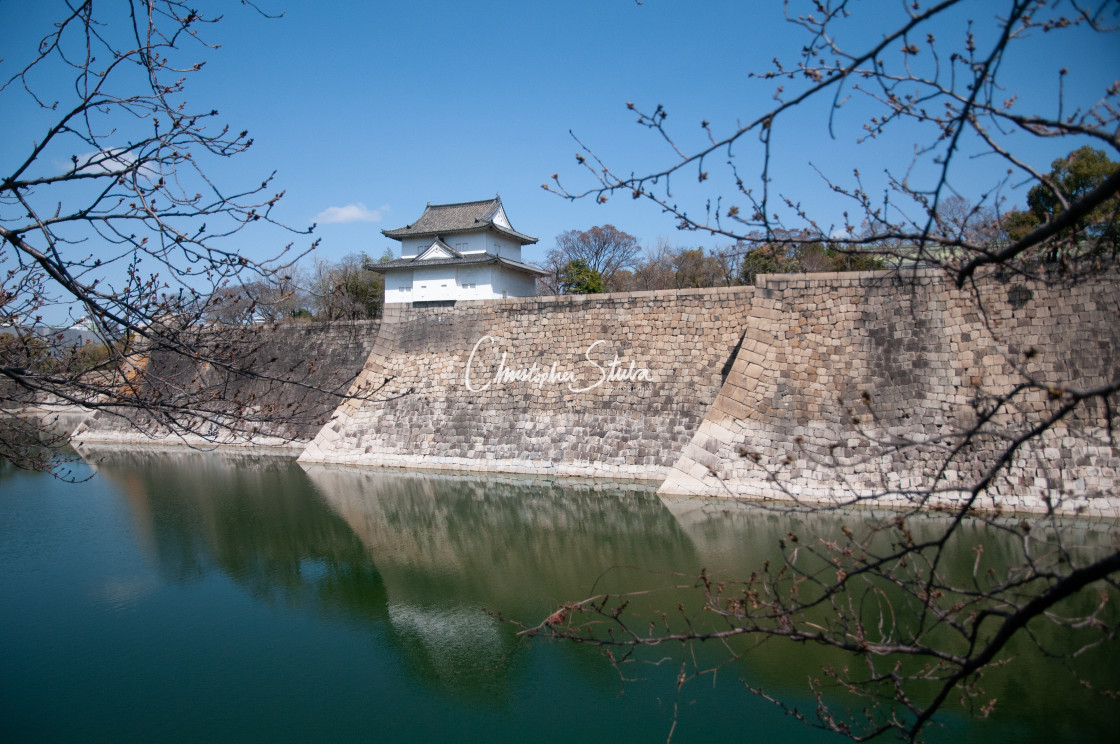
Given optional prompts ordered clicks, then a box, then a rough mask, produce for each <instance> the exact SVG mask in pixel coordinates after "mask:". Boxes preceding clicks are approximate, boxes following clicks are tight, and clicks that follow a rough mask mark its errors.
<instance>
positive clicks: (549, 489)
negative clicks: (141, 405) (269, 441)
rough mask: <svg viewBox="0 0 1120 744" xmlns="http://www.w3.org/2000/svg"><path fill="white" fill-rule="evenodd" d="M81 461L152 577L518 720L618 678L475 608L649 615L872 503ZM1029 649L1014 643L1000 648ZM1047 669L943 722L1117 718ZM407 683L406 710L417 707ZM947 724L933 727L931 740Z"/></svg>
mask: <svg viewBox="0 0 1120 744" xmlns="http://www.w3.org/2000/svg"><path fill="white" fill-rule="evenodd" d="M87 457H88V460H89V462H90V463H91V465H92V466H93V467H95V468H96V469H97V470H98V471H99V472H100V473H101V474H102V475H104V476H105V477H106V478H108V479H110V480H111V481H112V482H113V483H115V484H117V487H118V489H119V492H120V493H121V494H122V495H123V498H124V499H125V500H126V501H127V504H128V507H129V514H130V518H131V519H132V522H133V525H134V529H135V532H136V534H137V535H139V536H140V542H141V544H142V545H143V546H144V550H145V552H146V554H147V555H148V556H149V558H150V560H151V562H152V563H153V565H155V566H156V567H157V568H158V573H159V575H160V576H161V577H162V578H163V579H164V580H165V581H168V582H171V583H175V584H186V585H190V584H192V583H198V582H201V581H203V580H204V579H205V578H206V577H207V575H209V574H212V573H214V572H220V573H221V574H223V575H225V576H228V577H230V579H231V580H232V581H234V582H235V583H236V584H237V585H238V586H240V587H241V588H242V589H243V590H244V591H246V592H247V593H248V594H249V595H251V596H252V597H254V598H256V599H257V600H259V601H261V602H264V603H267V604H269V605H272V606H277V607H283V608H298V609H300V610H308V611H311V612H312V613H313V614H314V615H316V616H318V617H321V618H324V619H327V620H330V621H338V622H342V623H345V624H349V625H352V626H354V627H357V628H359V629H362V630H372V631H373V633H372V635H371V642H372V643H373V644H375V645H377V644H385V646H386V647H387V648H388V649H389V650H391V652H392V655H393V658H394V659H395V663H399V664H400V665H401V667H402V668H403V669H404V671H405V674H406V675H407V677H408V678H409V679H411V680H414V681H416V682H419V683H420V685H421V686H422V687H423V688H424V689H426V690H430V691H432V692H434V693H435V694H436V695H438V696H440V697H441V698H442V699H444V700H448V701H452V703H453V704H454V705H455V706H460V705H465V706H468V707H470V709H471V710H490V711H497V712H498V714H500V715H501V716H513V715H514V713H513V712H514V711H517V710H519V709H520V707H521V706H523V705H524V702H523V698H524V699H534V696H537V698H536V699H548V697H549V695H550V694H551V693H552V689H551V688H553V687H562V686H564V685H569V686H570V685H575V686H576V687H577V688H580V692H579V693H571V694H572V695H575V694H592V695H595V696H597V698H601V699H602V700H613V699H614V695H615V693H616V692H617V691H618V683H617V677H616V676H615V674H614V672H613V671H612V670H611V669H610V667H609V666H608V665H607V664H606V663H605V662H603V661H602V660H600V659H598V658H596V656H595V654H594V652H590V653H588V649H584V648H577V647H572V646H560V647H543V648H542V647H541V646H540V645H539V644H538V645H537V647H535V648H534V649H533V650H532V651H529V652H528V653H523V652H522V649H523V647H522V646H521V645H520V644H519V642H518V639H517V637H516V635H515V629H514V628H513V627H512V626H510V625H508V624H504V623H499V622H497V621H496V620H495V619H494V618H493V617H491V616H489V615H487V614H486V613H485V612H483V611H482V610H481V608H483V607H485V608H488V609H490V610H493V611H498V612H502V613H504V614H506V615H508V616H512V617H516V618H520V619H526V620H539V619H540V618H542V617H544V616H545V615H546V614H548V613H549V612H551V611H552V610H554V609H555V608H556V606H557V604H558V603H560V602H563V601H567V600H573V599H579V598H582V597H585V596H588V595H590V594H592V593H597V592H612V593H617V592H623V591H625V592H634V591H636V590H640V589H650V590H654V589H658V590H660V591H652V592H651V593H649V594H643V595H640V596H637V597H635V600H634V602H633V603H632V604H631V606H630V608H629V609H628V610H627V612H628V613H630V617H632V618H634V619H635V621H642V622H644V620H645V619H648V618H649V617H651V616H655V615H656V613H657V611H659V610H661V609H664V608H665V607H672V606H675V605H676V602H677V601H678V598H679V597H682V598H683V599H682V601H685V602H695V601H696V594H695V593H689V592H685V593H684V594H681V595H678V594H677V593H675V592H670V591H665V590H664V587H666V586H670V585H673V584H680V583H685V584H689V583H691V582H692V578H693V577H695V575H696V574H697V573H698V572H699V570H700V569H701V568H707V569H708V570H709V571H711V572H713V573H716V574H719V575H725V576H735V575H740V576H741V575H743V574H744V572H747V571H749V570H751V569H752V568H755V567H757V566H758V565H759V564H760V563H761V562H762V561H764V560H766V559H771V560H773V559H774V558H776V557H777V556H778V550H777V543H778V539H779V538H780V537H782V536H784V535H785V534H786V532H788V531H789V530H790V529H797V530H800V531H803V534H810V533H812V532H816V531H820V532H821V533H822V534H823V533H826V532H829V531H832V532H834V531H835V529H836V525H835V521H836V520H837V519H840V520H852V519H865V518H867V515H866V514H865V513H863V514H861V513H849V514H831V515H815V516H812V517H810V518H808V519H807V520H803V522H802V523H800V524H798V523H795V522H794V521H793V519H792V518H791V517H790V516H789V515H786V514H781V513H773V512H760V511H759V510H758V509H755V508H751V507H743V506H740V505H736V504H731V503H722V502H719V503H717V502H705V501H697V500H672V499H668V500H662V499H659V498H657V497H656V495H655V494H653V493H652V492H651V491H650V490H649V489H647V488H643V487H637V486H633V487H622V486H620V485H619V484H592V483H574V482H551V481H536V482H528V481H525V480H523V479H496V478H472V477H464V476H442V475H422V474H414V473H409V474H402V473H394V472H389V471H363V470H357V469H350V468H341V467H330V466H311V467H309V468H307V470H306V472H305V471H304V470H302V469H300V468H299V467H298V466H297V465H295V464H294V463H293V462H292V461H291V460H289V459H286V458H279V457H259V456H230V455H223V456H221V457H219V456H217V455H214V454H209V455H206V454H200V453H195V452H185V453H184V452H179V453H173V452H168V453H157V454H137V453H126V452H122V451H111V450H95V451H92V452H89V453H87ZM938 527H939V523H938V520H937V519H936V518H930V519H926V520H916V522H915V524H914V525H913V529H915V530H916V531H917V532H918V533H919V536H920V535H921V534H925V533H930V534H932V532H933V531H935V530H937V529H938ZM1116 533H1117V530H1116V529H1114V528H1105V529H1100V528H1094V526H1093V525H1092V524H1090V523H1084V525H1083V526H1082V527H1079V529H1078V530H1076V531H1075V533H1074V534H1075V536H1076V539H1077V540H1079V541H1080V542H1082V543H1083V544H1084V546H1085V549H1086V550H1093V549H1096V548H1099V547H1100V546H1101V545H1112V544H1113V543H1114V542H1115V541H1116V539H1117V536H1116ZM981 539H982V540H984V541H985V545H986V551H985V560H992V561H997V562H998V561H1009V560H1014V559H1015V558H1016V550H1017V548H1016V545H1015V544H1014V542H1013V541H1009V540H1005V539H1001V538H1000V537H999V536H998V535H992V534H988V533H985V532H983V530H982V528H981V527H979V526H975V527H969V529H968V530H965V534H964V535H963V536H962V545H961V548H962V549H960V550H958V551H957V553H955V554H954V557H953V563H954V565H952V566H950V568H949V570H960V571H965V572H967V571H970V570H971V567H972V561H973V559H974V555H973V553H972V552H971V551H970V550H969V549H968V545H967V544H965V543H969V541H978V540H981ZM1094 546H1096V547H1094ZM674 572H680V573H679V574H676V573H674ZM110 589H111V592H110V593H111V594H112V596H108V595H107V596H106V597H105V599H104V601H105V602H118V603H126V604H127V603H129V602H135V601H136V598H137V597H142V596H144V592H147V591H150V589H151V587H150V586H144V585H142V584H137V585H124V584H122V585H120V586H113V587H110ZM1039 632H1041V633H1046V632H1049V631H1048V630H1046V629H1045V628H1042V629H1039ZM1056 640H1058V641H1060V639H1056ZM1028 650H1029V649H1028V646H1027V644H1025V643H1021V644H1019V645H1018V646H1016V648H1015V649H1013V650H1012V651H1013V653H1019V652H1023V653H1026V652H1027V651H1028ZM718 651H719V649H716V648H711V649H704V650H702V652H701V653H703V654H707V653H712V654H716V653H718ZM657 653H659V654H662V655H664V653H665V652H663V651H658V652H657ZM1035 656H1037V654H1036V655H1035ZM713 658H714V656H713ZM541 659H547V660H549V662H548V663H549V664H552V663H553V662H555V661H556V659H559V664H560V666H559V667H552V666H550V667H549V669H548V671H547V672H546V671H543V670H541V669H538V668H535V667H534V665H536V664H538V663H539V661H540V660H541ZM828 660H829V659H828V658H827V657H825V656H822V655H821V653H820V652H819V650H818V649H815V648H813V647H807V646H800V647H792V646H791V645H790V644H763V645H761V646H759V647H758V648H756V649H753V650H752V651H751V652H750V653H749V654H747V655H746V656H745V657H744V659H743V660H742V661H741V662H739V663H737V664H736V665H734V666H733V667H730V668H728V669H727V670H726V671H725V672H723V673H722V676H721V677H720V679H721V685H720V687H719V689H717V690H711V689H707V690H706V691H705V692H704V693H703V696H704V697H703V698H698V699H700V700H701V701H702V702H699V703H697V705H696V706H695V707H694V708H692V709H690V712H689V713H687V714H686V715H692V716H696V717H697V719H696V720H694V722H693V727H692V728H691V729H689V728H687V727H685V728H682V729H680V730H679V731H678V733H677V737H676V738H675V740H681V741H683V740H688V739H689V738H690V737H696V738H699V739H703V738H705V736H704V735H705V733H710V729H708V728H706V727H707V726H708V723H707V720H708V719H707V718H705V717H707V716H711V715H712V713H713V711H714V712H722V714H723V715H724V717H725V718H726V721H725V723H726V725H727V726H729V727H730V728H731V729H732V730H735V729H739V730H741V728H740V727H741V726H742V725H744V724H745V722H746V721H759V720H762V717H764V716H765V715H766V711H767V710H768V709H767V708H766V705H765V704H764V703H761V702H759V701H757V700H754V699H752V698H750V697H749V696H747V695H746V694H745V693H743V692H742V691H741V689H740V688H738V686H737V685H736V684H735V680H736V678H738V677H744V678H748V679H750V680H751V681H752V682H753V683H754V684H756V685H759V686H762V687H765V688H766V689H768V690H773V691H776V692H780V693H782V694H786V695H791V696H794V697H795V698H796V696H798V695H800V694H803V686H804V680H805V678H806V675H807V674H812V673H814V671H815V670H818V669H819V667H820V664H821V663H822V662H823V661H828ZM1082 661H1083V662H1084V663H1083V664H1082V665H1081V667H1080V668H1079V672H1081V673H1082V674H1084V675H1086V676H1087V677H1088V678H1089V679H1092V680H1094V683H1095V684H1097V685H1098V686H1099V687H1103V688H1105V689H1116V687H1117V686H1118V685H1120V672H1118V671H1117V670H1118V669H1120V659H1117V657H1116V652H1115V648H1114V647H1113V646H1104V647H1102V648H1101V649H1099V650H1098V651H1097V652H1094V654H1092V655H1091V656H1088V657H1086V658H1085V659H1083V660H1082ZM558 668H559V669H563V670H564V671H563V674H564V675H565V676H564V677H563V678H562V679H561V678H560V677H557V676H556V673H557V669H558ZM1059 671H1060V670H1059ZM674 673H675V672H674V668H673V665H671V664H670V665H667V666H665V667H664V668H656V669H653V670H651V671H648V672H647V673H645V674H646V676H648V677H650V678H651V679H655V681H656V680H659V681H657V684H656V686H655V687H654V688H647V689H646V690H645V691H644V692H642V693H634V692H631V693H630V695H631V696H634V695H637V694H641V695H645V696H647V697H648V698H649V700H651V701H653V702H649V703H648V704H647V703H646V702H644V699H642V700H638V699H637V698H635V697H630V698H629V699H628V700H627V701H625V704H626V705H633V706H635V707H634V708H633V709H632V710H630V714H629V715H630V718H626V717H620V719H619V720H626V721H629V722H628V723H627V724H626V725H630V726H632V725H634V724H633V720H634V718H647V719H649V720H648V721H647V722H646V723H645V724H644V725H647V726H649V727H650V728H648V729H647V733H652V735H653V736H654V737H656V736H663V735H664V732H665V731H666V725H667V724H666V720H667V715H666V713H665V708H664V707H663V706H661V705H660V703H658V702H657V696H659V695H665V694H669V693H670V692H671V687H665V686H664V685H670V686H671V679H672V676H673V674H674ZM1054 674H1055V668H1054V665H1052V664H1047V663H1045V661H1044V660H1041V659H1027V660H1020V661H1018V662H1017V663H1016V664H1015V665H1014V666H1013V667H1012V668H1011V672H1010V673H1004V672H1001V671H999V670H997V671H995V672H993V673H991V674H990V675H989V677H988V678H987V679H986V681H985V689H986V691H987V693H988V694H989V695H990V696H991V697H997V698H999V700H1000V701H1001V705H1000V706H999V707H997V716H996V720H995V721H994V722H984V723H980V722H975V721H971V720H970V721H968V723H967V724H954V723H953V720H952V718H951V717H950V719H949V722H950V724H951V726H950V729H949V731H948V732H947V733H946V732H943V734H944V736H945V737H947V738H953V739H962V740H974V741H982V740H991V739H993V738H996V739H998V738H1001V737H1007V738H1008V740H1011V739H1013V738H1015V737H1018V736H1019V735H1020V734H1021V733H1022V731H1024V730H1026V729H1027V728H1029V729H1031V730H1033V731H1034V732H1035V733H1038V734H1043V733H1044V734H1045V736H1046V737H1049V738H1050V739H1052V740H1062V739H1063V738H1064V737H1068V736H1070V735H1075V736H1076V737H1084V738H1091V737H1093V736H1100V735H1104V734H1106V733H1107V732H1108V731H1110V730H1111V729H1113V728H1115V727H1116V726H1117V725H1120V716H1118V715H1117V711H1116V706H1115V704H1111V705H1110V704H1109V703H1108V702H1107V701H1106V700H1105V699H1104V698H1102V697H1100V696H1094V695H1092V694H1086V693H1085V692H1084V691H1083V690H1080V689H1078V687H1077V685H1076V683H1075V682H1074V679H1073V677H1071V676H1069V675H1068V674H1067V675H1066V676H1064V677H1063V678H1062V679H1061V680H1060V681H1059V682H1060V684H1056V683H1055V677H1054V676H1053V675H1054ZM702 684H707V683H702ZM401 695H402V697H401V701H400V702H399V705H400V706H402V707H407V706H408V705H418V704H419V703H409V702H407V698H406V697H405V694H404V693H403V692H402V693H401ZM569 704H570V700H569ZM604 704H605V703H604ZM642 706H647V707H642ZM636 710H637V711H642V712H641V713H640V714H635V711H636ZM651 714H652V715H651ZM531 715H533V716H537V718H538V719H539V717H540V714H539V712H533V713H532V714H531ZM701 719H703V720H701ZM519 720H520V719H519ZM962 720H963V719H962ZM777 730H780V729H775V731H777ZM787 731H788V730H787ZM792 732H793V733H792V734H789V735H791V736H794V737H797V738H804V735H805V733H806V732H804V731H802V729H800V728H798V727H797V725H796V724H794V727H793V729H792ZM542 733H543V731H542ZM943 734H937V733H936V732H933V733H932V735H931V739H934V740H936V739H939V738H943ZM764 738H765V737H764Z"/></svg>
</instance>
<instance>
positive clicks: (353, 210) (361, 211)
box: [315, 202, 389, 223]
mask: <svg viewBox="0 0 1120 744" xmlns="http://www.w3.org/2000/svg"><path fill="white" fill-rule="evenodd" d="M388 211H389V205H387V204H383V205H381V206H380V207H378V208H377V209H369V208H367V207H366V205H365V204H362V203H361V202H358V203H357V204H347V205H346V206H345V207H327V208H326V209H324V210H323V211H322V212H320V213H319V214H317V215H315V222H322V223H331V222H380V221H381V219H382V218H383V217H384V216H385V213H386V212H388Z"/></svg>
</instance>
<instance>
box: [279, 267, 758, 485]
mask: <svg viewBox="0 0 1120 744" xmlns="http://www.w3.org/2000/svg"><path fill="white" fill-rule="evenodd" d="M753 295H754V288H753V287H738V288H730V289H697V290H683V291H679V292H634V293H625V294H609V295H592V296H568V297H537V298H523V299H510V300H499V301H490V302H461V303H458V304H457V305H456V306H455V307H452V308H447V307H444V308H437V307H427V308H414V307H411V306H403V305H387V306H386V314H385V318H384V322H383V323H382V326H381V332H380V334H379V336H378V339H377V343H376V345H375V346H374V350H373V353H372V354H371V356H370V359H369V361H368V362H367V363H366V366H365V369H364V370H363V371H362V373H361V375H360V376H359V377H358V379H357V380H356V382H355V388H354V390H353V393H354V394H355V395H356V396H358V397H359V398H361V399H355V400H351V401H347V402H345V403H343V405H342V406H341V407H340V408H339V410H338V411H337V412H336V413H335V415H334V417H333V419H332V421H331V422H330V423H329V424H328V425H327V426H326V427H324V429H323V430H322V431H321V432H320V433H319V435H318V436H317V437H316V438H315V440H314V441H313V442H312V443H311V445H309V446H308V448H307V450H306V451H305V452H304V454H303V455H302V456H301V458H300V459H301V462H327V463H345V464H350V465H363V466H396V467H421V468H429V469H446V470H489V471H501V472H515V473H534V474H549V475H567V476H605V477H619V478H640V479H652V480H657V481H660V480H661V479H662V478H664V476H665V474H666V473H667V472H668V469H669V467H670V466H672V464H673V463H674V462H675V461H676V459H677V456H678V454H679V453H680V451H681V448H682V447H683V446H684V444H685V443H686V442H688V441H689V440H690V439H691V437H692V435H693V434H694V433H695V431H696V428H697V427H698V426H699V424H700V422H701V421H702V420H703V418H704V416H705V414H706V413H707V411H708V409H709V408H710V406H711V404H712V402H713V401H714V400H715V398H716V395H717V394H718V392H719V390H720V387H721V386H722V384H723V381H724V378H725V377H726V375H727V374H728V372H729V371H730V369H731V363H730V360H731V358H732V357H733V355H734V352H735V349H736V348H737V346H738V344H739V341H740V338H741V336H742V333H743V328H744V327H745V325H746V322H747V317H748V314H749V312H750V309H751V298H752V296H753ZM503 354H504V355H505V359H504V362H503V361H502V355H503ZM616 360H617V364H614V366H612V363H615V362H616ZM468 368H469V375H468ZM503 369H504V370H505V371H506V374H505V375H503V374H502V370H503Z"/></svg>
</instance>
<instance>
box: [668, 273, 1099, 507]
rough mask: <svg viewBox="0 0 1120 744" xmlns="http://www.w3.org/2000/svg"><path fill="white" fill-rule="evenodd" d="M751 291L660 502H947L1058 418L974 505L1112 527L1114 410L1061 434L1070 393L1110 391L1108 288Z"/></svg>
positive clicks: (837, 285)
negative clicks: (1098, 520)
mask: <svg viewBox="0 0 1120 744" xmlns="http://www.w3.org/2000/svg"><path fill="white" fill-rule="evenodd" d="M757 288H758V291H757V293H756V295H755V297H754V301H753V303H752V308H751V314H750V318H749V321H748V323H747V324H746V335H745V337H744V340H743V344H742V348H741V350H740V352H739V354H738V356H737V358H736V360H735V363H734V366H733V368H732V369H731V371H730V373H729V374H728V376H727V381H726V384H725V385H724V387H723V389H722V391H721V392H720V395H719V396H718V398H717V399H716V401H715V404H714V405H713V407H712V409H711V411H710V412H709V413H708V415H707V417H706V418H705V420H704V422H703V424H702V425H701V426H700V427H699V430H698V431H697V433H696V435H695V437H694V438H693V439H692V441H691V442H690V443H689V444H688V445H687V446H686V447H685V448H684V450H683V452H682V455H681V457H680V459H679V460H678V461H677V463H676V464H675V466H674V468H673V470H672V472H671V473H670V474H669V476H668V477H667V479H666V481H665V483H664V484H663V485H662V488H661V492H662V493H665V494H698V495H712V496H727V495H733V496H740V497H748V498H783V499H798V500H805V501H811V502H822V501H824V502H836V503H850V502H851V501H852V500H853V499H862V498H868V499H869V500H871V501H873V502H874V503H877V504H889V505H895V506H898V505H904V504H908V503H915V502H916V501H918V500H920V499H921V498H924V497H926V496H928V495H930V494H932V496H933V501H934V502H938V501H942V502H950V501H953V500H956V499H959V498H961V497H962V496H967V493H962V484H964V483H971V482H973V481H974V480H976V479H977V478H979V477H981V476H982V475H983V474H984V473H985V472H987V470H988V469H989V468H992V467H993V466H994V465H995V464H996V462H997V457H998V453H1000V452H1002V451H1004V450H1006V448H1007V446H1008V445H1009V443H1011V442H1014V441H1016V438H1018V437H1023V436H1024V435H1025V434H1027V433H1028V432H1029V428H1030V427H1031V426H1032V425H1034V424H1036V423H1037V422H1038V421H1039V420H1041V419H1043V418H1045V417H1048V416H1055V417H1057V421H1056V423H1055V425H1054V427H1053V428H1052V429H1051V430H1050V431H1048V432H1046V433H1045V434H1044V435H1043V436H1042V437H1040V438H1038V439H1032V440H1030V441H1027V442H1026V443H1025V444H1024V445H1023V446H1022V447H1020V448H1019V449H1018V450H1017V451H1016V453H1015V455H1014V457H1013V458H1012V461H1011V464H1010V468H1009V469H1008V470H1006V471H1005V472H1003V473H1001V474H1000V475H999V476H998V477H997V478H996V479H995V481H994V482H993V484H992V487H991V489H990V490H989V492H988V495H986V496H985V497H984V499H983V500H978V501H977V502H976V504H975V505H976V506H977V507H978V508H985V509H994V508H999V509H1005V510H1016V509H1030V510H1040V509H1041V510H1045V509H1047V508H1048V507H1049V506H1050V505H1053V506H1056V507H1058V508H1060V509H1061V510H1062V511H1067V512H1081V511H1089V512H1093V513H1103V514H1111V515H1117V514H1120V508H1118V507H1120V497H1118V496H1117V492H1118V489H1120V450H1118V448H1117V443H1116V441H1115V439H1114V438H1113V437H1112V435H1111V434H1110V432H1109V431H1108V430H1107V428H1106V423H1107V422H1108V421H1109V419H1110V418H1111V422H1112V425H1114V426H1116V425H1120V420H1118V419H1117V417H1116V408H1115V406H1114V407H1113V408H1112V409H1111V410H1110V411H1106V410H1105V409H1104V407H1103V406H1102V405H1100V404H1099V402H1095V403H1092V404H1090V406H1089V407H1088V409H1081V410H1080V411H1079V413H1077V414H1076V415H1062V416H1059V414H1060V412H1061V410H1062V406H1063V405H1064V404H1066V403H1068V402H1069V401H1070V397H1069V395H1068V394H1065V393H1063V392H1062V391H1063V390H1066V389H1075V388H1076V389H1089V388H1091V387H1093V386H1095V385H1101V384H1105V383H1109V382H1113V381H1115V380H1117V379H1120V281H1118V277H1117V276H1116V275H1115V274H1108V275H1105V276H1101V277H1097V278H1096V279H1094V280H1093V281H1089V282H1083V283H1079V284H1071V285H1068V286H1066V285H1058V286H1044V285H1041V284H1039V283H1032V282H1027V281H1025V280H1023V279H1021V278H1018V277H1008V276H1005V277H1001V276H999V275H991V276H989V277H988V278H986V279H984V280H983V281H981V282H980V283H979V284H978V285H977V288H966V289H963V290H958V289H956V288H955V287H954V286H952V285H951V284H950V283H949V282H947V281H946V280H945V279H944V277H943V276H942V275H940V274H936V273H933V272H924V273H919V274H917V275H916V276H913V277H899V276H896V275H890V274H885V273H884V274H880V273H865V274H821V275H782V276H765V277H760V279H759V281H758V285H757ZM1012 393H1013V394H1014V395H1013V397H1012V398H1011V400H1010V401H1009V402H1006V403H1005V404H1003V405H999V406H997V405H996V403H997V401H998V400H999V399H1000V398H1001V396H1008V395H1010V394H1012ZM1113 402H1114V404H1115V403H1116V402H1117V401H1116V396H1113ZM970 431H971V432H972V433H973V434H972V436H965V433H966V432H970ZM869 497H874V498H869ZM992 497H994V499H995V500H993V498H992Z"/></svg>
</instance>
